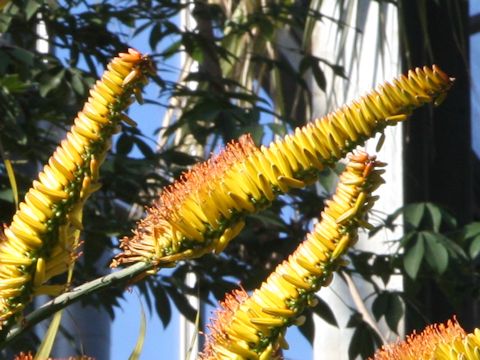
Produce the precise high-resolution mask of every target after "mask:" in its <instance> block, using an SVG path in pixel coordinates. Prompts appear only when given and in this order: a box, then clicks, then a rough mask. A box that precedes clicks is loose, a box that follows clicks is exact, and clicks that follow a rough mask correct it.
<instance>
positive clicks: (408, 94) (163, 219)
mask: <svg viewBox="0 0 480 360" xmlns="http://www.w3.org/2000/svg"><path fill="white" fill-rule="evenodd" d="M451 85H452V79H450V78H449V77H448V76H447V75H445V74H444V73H443V72H442V71H441V70H440V69H438V68H437V67H436V66H433V68H432V69H430V68H428V67H424V68H423V69H420V68H417V69H416V70H415V71H410V72H409V73H408V77H407V76H401V77H399V78H398V79H395V80H394V81H393V84H390V83H386V84H384V85H382V86H380V87H379V88H378V90H376V91H372V92H371V93H370V94H368V95H366V96H363V97H362V98H360V100H358V101H353V102H352V103H351V104H350V105H346V106H344V107H342V108H341V109H339V110H337V111H335V112H333V113H331V114H329V115H327V116H325V117H323V118H321V119H318V120H316V121H314V122H312V123H309V124H308V125H306V126H304V127H302V128H297V129H296V130H295V133H294V134H292V135H287V136H286V137H285V139H283V140H277V141H275V142H273V143H272V144H271V145H270V146H268V147H265V146H262V147H261V148H257V147H255V145H254V144H253V143H252V142H251V140H250V139H249V138H248V137H247V138H244V139H243V140H241V141H239V142H233V143H231V144H230V145H229V146H227V148H226V150H225V151H224V152H222V153H220V154H219V155H218V156H217V157H215V158H213V159H211V160H209V161H207V162H206V163H204V164H201V165H198V166H196V167H194V168H193V169H192V170H191V171H189V172H187V173H185V174H184V175H183V177H182V178H181V179H180V180H179V181H177V182H175V183H174V184H173V185H171V186H170V187H168V188H167V189H166V190H165V191H164V193H163V194H162V195H161V197H160V200H159V202H158V204H156V205H155V206H153V207H152V208H151V209H149V211H148V215H147V217H146V218H145V219H144V220H143V221H141V222H140V223H139V224H138V226H137V228H136V230H135V232H134V236H133V237H131V238H124V239H123V240H122V243H121V248H122V250H123V252H122V253H121V254H119V255H118V256H117V257H116V259H115V260H114V261H113V263H112V266H113V267H115V266H118V265H120V264H127V263H131V262H137V261H150V262H153V263H154V264H156V265H158V266H160V267H161V266H167V265H170V264H171V263H172V262H175V261H178V260H181V259H188V258H194V257H199V256H201V255H203V254H205V253H206V252H210V251H215V252H217V253H218V252H220V251H222V250H223V249H224V248H225V246H226V245H227V244H228V242H229V241H230V240H231V239H232V238H233V237H235V236H236V235H237V234H238V233H239V232H240V231H241V229H242V227H243V225H244V221H243V218H244V216H245V215H246V214H248V213H253V212H256V211H258V210H260V209H262V208H265V207H266V206H268V205H269V204H270V203H271V201H272V200H273V199H274V198H275V197H276V196H277V195H278V194H281V193H285V192H287V191H289V190H290V189H291V188H300V187H304V186H305V185H307V184H310V183H312V182H313V181H315V180H316V179H317V178H318V175H319V174H320V172H321V171H322V170H323V169H324V168H325V167H326V166H329V165H331V164H334V163H335V162H337V161H338V160H340V159H341V158H343V157H344V156H345V155H346V154H347V153H348V152H349V151H351V150H352V149H354V148H355V147H356V146H357V145H359V144H362V143H363V142H364V141H365V140H366V139H368V138H370V137H372V136H373V135H374V134H375V133H376V132H381V131H382V130H383V129H384V128H385V127H386V126H387V125H393V124H396V123H397V122H399V121H402V120H405V119H406V118H407V117H408V116H409V115H410V113H411V111H412V110H413V109H414V108H415V107H418V106H420V105H423V104H425V103H426V102H431V101H437V100H439V99H440V98H442V97H444V95H445V94H446V92H447V91H448V89H449V88H450V87H451ZM344 216H345V217H346V218H348V216H349V214H344Z"/></svg>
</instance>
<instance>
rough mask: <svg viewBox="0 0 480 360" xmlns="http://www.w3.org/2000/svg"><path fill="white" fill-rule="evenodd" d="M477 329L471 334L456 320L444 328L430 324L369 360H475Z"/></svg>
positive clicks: (479, 343) (479, 346)
mask: <svg viewBox="0 0 480 360" xmlns="http://www.w3.org/2000/svg"><path fill="white" fill-rule="evenodd" d="M478 359H480V329H475V331H474V332H473V333H471V334H467V333H466V332H465V330H463V329H462V327H461V326H460V325H459V324H458V322H457V320H456V319H453V320H449V321H448V322H447V324H446V325H444V324H440V325H437V324H436V325H430V326H428V327H427V328H426V329H425V330H423V331H422V332H421V333H420V334H416V333H413V334H412V335H409V336H408V337H407V339H406V340H405V341H403V342H398V343H395V344H389V345H385V346H383V347H382V348H381V349H379V350H378V351H377V352H376V353H375V355H374V356H373V358H371V359H370V360H478Z"/></svg>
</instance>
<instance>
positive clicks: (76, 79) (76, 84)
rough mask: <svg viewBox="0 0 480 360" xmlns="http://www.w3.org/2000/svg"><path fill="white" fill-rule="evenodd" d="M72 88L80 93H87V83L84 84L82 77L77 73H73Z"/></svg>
mask: <svg viewBox="0 0 480 360" xmlns="http://www.w3.org/2000/svg"><path fill="white" fill-rule="evenodd" d="M71 84H72V89H73V91H75V92H76V93H77V94H78V95H84V94H85V85H84V84H83V81H82V78H81V77H80V76H78V75H77V74H74V75H72V81H71Z"/></svg>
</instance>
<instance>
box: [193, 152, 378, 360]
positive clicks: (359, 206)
mask: <svg viewBox="0 0 480 360" xmlns="http://www.w3.org/2000/svg"><path fill="white" fill-rule="evenodd" d="M383 165H384V164H382V163H379V162H377V161H375V157H370V156H368V155H367V154H365V153H359V154H357V155H351V156H350V162H349V163H348V165H347V167H346V169H345V170H344V172H343V173H342V174H341V176H340V181H339V184H338V186H337V189H336V192H335V194H334V195H333V197H332V199H331V200H328V201H327V202H326V207H325V209H324V211H323V212H322V214H321V219H320V221H319V222H318V223H317V224H316V225H315V227H314V229H313V230H312V232H311V233H309V234H308V235H307V237H306V239H305V240H304V241H303V243H301V244H300V245H299V247H298V248H297V249H296V250H295V252H294V253H293V254H292V255H290V256H289V258H288V259H287V260H285V261H284V262H283V263H281V264H280V265H278V266H277V268H276V269H275V271H274V272H273V273H272V274H271V275H270V276H269V277H268V279H267V280H266V281H265V282H263V284H262V285H261V286H260V288H259V289H257V290H255V291H254V292H253V294H252V295H251V296H249V297H248V296H247V294H246V293H245V292H244V291H243V290H237V291H235V292H234V293H233V294H232V295H229V296H227V299H226V300H225V301H224V302H223V303H222V304H221V310H220V311H218V312H217V314H216V315H217V316H216V319H215V320H213V321H212V323H211V326H210V330H211V334H210V335H209V336H208V338H207V345H206V347H205V349H204V352H203V355H202V357H201V359H203V360H207V359H209V360H210V359H212V360H213V359H270V358H271V356H272V353H273V354H275V353H276V352H277V351H278V349H279V347H281V346H283V345H285V342H284V340H283V336H284V334H285V331H286V328H287V327H288V326H290V325H292V324H298V323H301V321H302V316H301V314H302V312H303V311H304V309H305V307H306V306H309V305H310V306H311V305H314V304H315V298H314V294H315V292H317V291H318V290H319V288H320V287H321V286H328V285H329V284H330V282H331V280H332V276H333V272H334V271H335V270H336V269H337V268H338V267H339V266H341V265H342V264H343V263H344V261H343V260H342V259H341V256H342V255H343V254H344V253H345V252H346V250H347V249H348V248H349V247H350V246H352V245H353V244H354V243H355V242H356V240H357V228H358V226H364V225H366V222H365V220H364V218H365V216H366V214H367V211H368V210H369V209H370V208H371V207H372V206H373V203H374V201H375V200H376V198H377V197H376V196H372V192H373V191H374V190H375V189H376V188H377V187H378V186H379V185H380V184H381V183H382V182H383V180H382V178H381V173H382V172H383V170H380V169H377V167H380V166H383Z"/></svg>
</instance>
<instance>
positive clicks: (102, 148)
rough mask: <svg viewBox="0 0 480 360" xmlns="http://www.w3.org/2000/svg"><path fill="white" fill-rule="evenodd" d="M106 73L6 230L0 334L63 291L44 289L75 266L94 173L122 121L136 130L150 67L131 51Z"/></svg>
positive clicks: (0, 250)
mask: <svg viewBox="0 0 480 360" xmlns="http://www.w3.org/2000/svg"><path fill="white" fill-rule="evenodd" d="M107 67H108V70H106V71H105V73H104V74H103V76H102V78H101V80H99V81H97V83H96V84H95V85H94V87H93V88H92V89H91V90H90V97H89V98H88V101H87V102H86V103H85V105H84V107H83V109H82V111H80V112H79V113H78V114H77V117H76V118H75V121H74V125H73V126H72V128H71V129H70V131H69V132H68V133H67V135H66V138H65V139H64V140H63V141H62V142H61V145H60V146H59V147H57V149H56V150H55V152H54V154H53V155H52V157H51V158H50V159H49V161H48V164H47V165H45V166H44V168H43V170H42V171H41V172H40V173H39V175H38V179H37V180H35V181H34V182H33V187H32V188H31V189H30V190H29V191H28V192H27V194H26V196H25V201H24V202H22V203H21V204H20V206H19V209H18V210H17V212H16V213H15V215H14V216H13V221H12V222H11V224H10V226H8V227H5V229H4V235H3V236H2V238H1V240H0V329H1V328H2V327H4V326H5V325H7V324H8V323H7V322H9V321H10V322H11V321H12V320H13V319H14V318H15V317H14V316H13V315H15V314H19V312H20V311H21V310H22V309H23V308H24V307H25V306H26V305H27V304H28V302H29V301H30V300H31V297H32V295H37V294H41V293H46V294H55V293H58V292H59V291H61V290H62V288H63V286H59V285H48V284H46V282H47V281H48V280H49V279H51V278H52V277H54V276H56V275H59V274H61V273H64V272H65V271H66V270H67V269H68V267H69V266H70V264H72V262H73V261H74V259H75V257H76V251H75V249H76V247H77V246H78V236H79V231H80V230H81V228H82V209H83V206H84V203H85V201H86V199H87V198H88V196H89V195H90V194H91V193H92V192H94V191H96V190H97V189H99V187H100V184H99V182H98V172H99V167H100V165H101V164H102V162H103V161H104V159H105V156H106V153H107V151H108V149H109V148H110V146H111V137H112V135H113V134H115V133H116V132H118V131H119V129H120V123H121V122H122V121H124V122H127V123H128V124H130V125H133V124H134V122H133V121H132V120H131V119H129V118H128V116H127V115H125V114H124V110H125V109H126V108H127V107H128V106H129V105H130V104H131V103H132V95H136V96H137V97H138V96H139V94H140V92H141V88H142V87H143V85H144V84H145V82H146V75H147V74H148V73H150V72H152V71H153V65H152V62H151V61H150V59H149V58H148V57H146V56H143V55H142V54H140V53H139V52H137V51H136V50H133V49H129V50H128V52H127V53H121V54H120V55H119V56H118V57H116V58H114V59H113V60H112V61H111V62H110V63H109V64H108V66H107ZM7 328H8V326H7Z"/></svg>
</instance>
